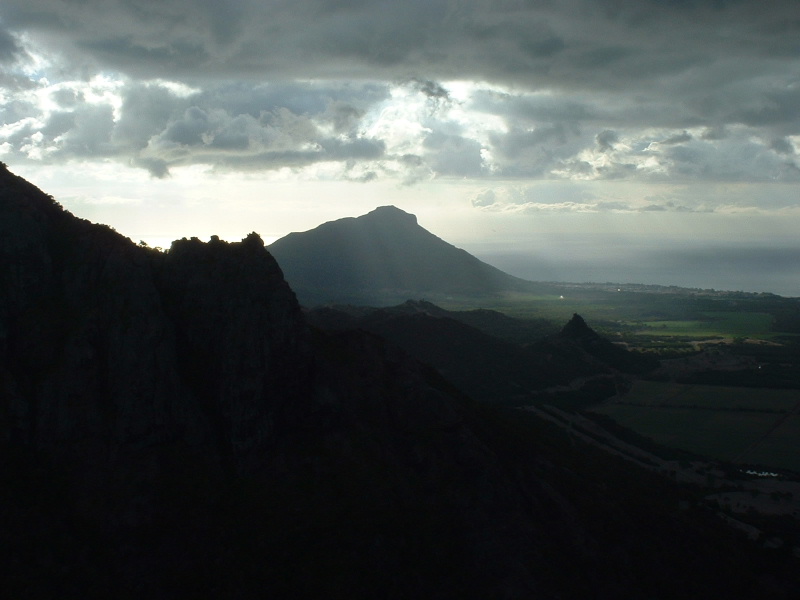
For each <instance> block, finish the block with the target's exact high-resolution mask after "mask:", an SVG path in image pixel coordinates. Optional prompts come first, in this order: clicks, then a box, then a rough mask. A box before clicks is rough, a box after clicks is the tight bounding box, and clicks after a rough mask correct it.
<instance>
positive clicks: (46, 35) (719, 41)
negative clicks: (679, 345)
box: [0, 0, 800, 210]
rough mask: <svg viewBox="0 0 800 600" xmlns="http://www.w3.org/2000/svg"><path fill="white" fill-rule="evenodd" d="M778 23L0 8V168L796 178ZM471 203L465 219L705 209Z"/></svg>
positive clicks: (712, 18)
mask: <svg viewBox="0 0 800 600" xmlns="http://www.w3.org/2000/svg"><path fill="white" fill-rule="evenodd" d="M798 15H800V12H798V8H797V3H796V1H795V0H785V1H777V0H776V1H774V2H770V3H769V6H768V7H766V6H765V5H764V4H762V3H757V2H753V1H747V0H728V1H725V0H715V1H703V0H685V1H680V2H677V1H675V2H663V1H656V0H564V1H559V2H550V1H544V2H526V1H523V0H507V1H500V2H497V1H492V2H489V1H485V2H483V1H478V0H475V1H454V0H425V1H417V0H414V1H408V2H396V1H394V0H337V1H331V0H292V1H291V2H289V1H288V0H287V1H266V2H265V1H263V0H232V1H231V2H225V3H222V2H217V1H216V0H163V1H161V2H151V1H147V0H83V1H81V2H68V1H64V0H34V1H31V0H5V1H4V2H3V5H2V7H0V83H2V92H0V153H1V156H0V158H2V159H3V160H5V161H6V162H9V163H12V164H18V163H25V164H44V165H46V164H72V163H81V162H87V161H110V162H113V163H114V164H117V165H119V166H120V167H124V168H132V169H144V170H146V171H147V172H149V173H150V174H151V175H152V176H153V177H155V178H165V177H168V176H169V175H170V173H171V172H172V171H174V169H176V168H181V167H192V166H197V165H202V166H203V167H204V168H207V169H210V170H212V171H216V172H248V173H249V172H254V171H256V172H259V171H260V172H281V171H283V172H290V173H292V174H294V176H296V177H301V178H310V179H315V180H324V179H330V178H334V179H339V180H350V181H364V182H367V181H374V180H377V179H391V180H397V181H399V182H401V183H405V184H413V183H415V182H420V181H426V180H430V179H434V178H454V179H465V178H466V179H471V180H480V181H486V182H489V183H491V182H492V181H504V182H506V181H509V180H515V181H539V182H541V181H572V182H592V181H632V182H642V183H648V184H655V183H665V182H667V183H676V182H678V183H681V182H683V183H686V182H703V183H706V182H712V183H718V184H722V183H753V184H756V183H775V182H778V183H793V182H799V181H800V156H799V155H798V152H800V45H798V42H797V40H798V39H800V18H799V17H798ZM522 187H524V186H522ZM522 187H520V189H522ZM493 193H494V196H493V197H490V196H488V195H482V196H479V197H475V198H473V204H474V206H476V207H478V208H481V209H492V208H494V209H496V208H498V207H500V206H501V205H507V206H510V207H514V206H521V205H524V206H527V207H529V208H530V207H539V208H541V209H544V208H546V207H547V206H549V207H550V209H552V210H555V209H560V210H590V209H591V210H602V209H603V208H604V207H605V208H606V209H608V208H609V207H611V208H613V209H621V208H630V209H631V210H642V209H647V210H654V209H653V208H649V207H660V208H662V209H665V210H706V209H708V208H709V207H708V206H704V205H703V203H702V202H700V201H698V200H697V199H693V200H691V201H686V202H685V201H680V202H672V203H671V204H670V201H668V202H664V203H648V201H646V200H644V199H640V200H638V201H637V200H630V199H625V200H621V199H616V200H615V199H606V200H605V201H604V200H603V199H596V198H585V197H581V198H574V197H565V196H559V198H558V201H555V202H554V201H552V199H551V200H550V201H548V200H547V199H546V198H542V197H541V196H539V197H537V198H536V199H531V198H529V197H528V196H527V195H526V193H520V194H516V195H515V194H514V193H510V192H508V191H505V192H504V191H502V190H498V191H496V192H493ZM573 195H574V194H573ZM755 201H756V200H755V199H754V202H755ZM723 203H724V200H723V199H721V198H720V199H718V200H717V201H716V205H717V206H720V205H722V204H723ZM712 208H713V207H712Z"/></svg>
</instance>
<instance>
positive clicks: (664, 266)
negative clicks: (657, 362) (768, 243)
mask: <svg viewBox="0 0 800 600" xmlns="http://www.w3.org/2000/svg"><path fill="white" fill-rule="evenodd" d="M464 248H465V249H466V250H467V251H468V252H471V253H472V254H474V255H475V256H476V257H478V258H480V259H481V260H483V261H484V262H487V263H489V264H490V265H494V266H495V267H497V268H498V269H501V270H503V271H505V272H506V273H509V274H511V275H515V276H517V277H521V278H523V279H528V280H531V281H559V282H562V281H563V282H572V283H583V282H598V283H605V282H613V283H644V284H656V285H676V286H680V287H686V288H701V289H715V290H731V291H744V292H769V293H773V294H778V295H780V296H787V297H800V247H799V248H764V247H741V246H736V247H731V246H727V247H708V248H686V249H681V248H674V247H673V248H662V249H660V250H654V249H641V248H640V249H638V250H632V251H630V252H624V251H623V252H621V251H620V248H612V249H610V250H609V249H606V248H595V249H594V251H587V250H589V249H588V248H583V249H582V251H573V252H570V253H569V254H558V253H553V252H550V251H546V250H544V249H540V250H539V251H537V250H535V249H533V250H525V251H515V250H508V249H505V250H502V251H500V250H498V249H496V248H495V249H487V248H485V247H483V248H482V247H480V246H477V247H473V248H469V247H467V246H464Z"/></svg>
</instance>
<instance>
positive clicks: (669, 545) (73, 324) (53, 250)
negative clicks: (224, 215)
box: [0, 168, 797, 598]
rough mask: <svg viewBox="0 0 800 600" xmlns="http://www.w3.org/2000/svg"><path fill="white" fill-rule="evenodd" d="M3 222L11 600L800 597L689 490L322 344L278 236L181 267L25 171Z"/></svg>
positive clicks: (367, 339)
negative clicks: (272, 242)
mask: <svg viewBox="0 0 800 600" xmlns="http://www.w3.org/2000/svg"><path fill="white" fill-rule="evenodd" d="M0 227H1V228H2V231H0V234H1V235H0V240H2V245H0V253H1V254H2V255H1V256H0V284H2V287H0V453H2V461H0V490H1V492H0V527H1V528H2V544H0V570H1V571H2V572H1V573H0V575H1V576H2V581H3V592H4V594H5V595H6V596H8V597H15V598H52V597H64V598H71V597H81V598H143V597H147V598H186V597H193V598H197V597H207V598H212V597H213V598H220V597H232V598H269V597H277V598H288V597H312V598H376V597H381V598H470V597H472V598H500V597H504V598H532V597H540V598H585V597H595V598H620V597H631V598H639V597H653V598H676V597H681V598H700V597H704V598H705V597H710V596H723V597H729V598H730V597H763V596H765V595H768V596H770V597H778V598H779V597H785V598H789V597H793V596H792V594H793V593H794V592H796V591H797V588H796V587H795V582H794V580H793V575H792V570H791V569H792V568H793V566H794V565H793V563H791V562H788V561H791V560H793V559H791V557H788V556H783V555H776V554H770V555H765V554H763V553H762V551H759V550H757V549H755V548H752V547H750V546H749V545H746V544H744V543H743V542H742V541H741V540H738V539H737V538H735V537H734V535H733V534H732V533H731V532H729V531H727V530H725V529H723V528H722V524H721V522H717V520H716V519H715V518H714V517H713V516H708V515H706V514H705V513H704V512H703V511H702V510H700V509H695V508H691V506H692V501H691V496H684V495H682V493H681V492H680V491H679V490H676V489H674V488H672V487H670V486H668V485H666V484H665V483H663V482H660V481H659V480H657V479H653V478H651V477H650V476H648V475H647V474H645V473H638V472H630V471H629V470H628V468H627V467H626V466H625V465H624V464H622V463H619V462H617V461H616V460H615V459H613V458H611V457H608V456H605V455H602V454H597V453H596V452H594V451H592V449H591V448H589V447H583V446H580V445H576V444H575V443H570V442H569V441H568V440H566V439H565V438H564V436H563V435H562V434H561V433H560V432H558V431H555V430H552V429H550V428H549V426H547V425H546V424H544V423H542V422H540V421H538V420H536V418H535V417H531V416H526V415H524V414H519V413H515V412H504V411H499V410H495V409H487V408H484V407H482V406H481V405H477V404H473V403H472V402H471V401H469V400H467V399H466V398H464V397H462V396H460V395H458V394H457V393H455V392H454V391H453V390H452V388H450V386H449V384H447V383H446V382H445V381H444V380H442V379H441V378H440V377H439V376H437V374H436V373H434V372H432V371H431V370H429V369H427V368H426V367H423V366H421V365H420V364H419V363H418V362H416V361H414V360H412V359H411V358H409V357H408V355H407V354H405V353H404V352H402V351H400V350H398V349H397V348H396V347H394V346H391V345H389V344H388V343H387V342H385V341H384V340H382V339H381V338H379V337H377V336H374V335H370V334H367V333H363V332H362V333H359V332H351V333H342V334H338V335H325V334H321V333H319V332H313V331H311V330H309V328H308V327H307V326H306V324H305V322H304V319H303V317H302V314H301V313H300V310H299V307H298V304H297V302H296V300H295V298H294V295H293V294H292V292H291V290H290V289H289V288H288V286H287V285H286V283H285V282H284V281H283V278H282V276H281V273H280V270H279V269H278V268H277V266H276V263H275V261H274V260H273V259H272V258H271V256H270V255H269V254H268V253H267V252H266V251H265V250H264V248H263V246H262V245H261V243H260V241H259V240H258V238H257V236H254V235H252V236H249V237H248V238H247V239H246V240H244V241H243V242H241V243H237V244H226V243H223V242H219V241H212V242H210V243H208V244H203V243H201V242H199V241H197V240H183V241H180V242H176V243H175V244H173V246H172V248H171V250H170V251H169V252H168V253H166V254H160V253H157V252H154V251H149V250H147V249H143V248H138V247H136V246H134V245H133V244H132V243H131V242H130V241H129V240H126V239H125V238H122V237H121V236H119V235H117V234H116V233H114V232H113V231H111V230H110V229H108V228H105V227H101V226H97V225H92V224H90V223H87V222H85V221H81V220H78V219H76V218H75V217H73V216H72V215H70V214H69V213H67V212H65V211H63V210H62V209H61V208H60V207H58V206H57V205H56V204H55V203H54V202H53V201H52V199H50V198H48V197H47V196H45V195H43V194H42V193H41V192H39V191H38V190H36V189H35V188H34V187H33V186H31V185H29V184H28V183H26V182H24V181H23V180H20V179H18V178H16V177H14V176H13V175H11V174H9V173H8V172H7V171H6V170H5V169H4V168H2V169H0ZM682 500H683V501H686V503H687V504H685V506H689V507H690V508H689V509H687V510H678V506H679V504H680V502H681V501H682Z"/></svg>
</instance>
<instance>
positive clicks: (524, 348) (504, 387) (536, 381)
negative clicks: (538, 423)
mask: <svg viewBox="0 0 800 600" xmlns="http://www.w3.org/2000/svg"><path fill="white" fill-rule="evenodd" d="M306 318H307V319H308V321H309V322H310V323H312V324H314V325H317V326H319V327H322V328H323V329H326V330H331V331H346V330H355V329H361V330H364V331H369V332H371V333H375V334H378V335H380V336H382V337H384V338H386V339H387V340H389V341H391V342H392V343H394V344H397V345H398V346H399V347H401V348H402V349H403V350H405V351H406V352H408V353H409V354H410V355H411V356H413V357H415V358H417V359H418V360H420V361H422V362H424V363H426V364H429V365H431V366H433V367H435V368H436V369H437V370H438V371H439V373H440V374H441V375H442V376H444V377H445V378H446V379H448V380H449V381H451V382H452V383H453V384H455V385H456V386H457V387H458V388H459V389H460V390H461V391H462V392H464V393H465V394H468V395H470V396H471V397H473V398H475V399H478V400H484V401H489V402H501V403H504V404H511V405H525V404H529V403H532V402H542V401H550V402H552V401H553V396H552V394H550V393H548V392H547V390H548V388H554V387H564V386H571V385H572V384H573V382H578V381H579V380H580V381H579V382H578V383H575V386H576V387H575V391H576V392H578V391H580V390H581V389H582V388H585V390H584V392H583V393H582V394H581V395H583V396H585V398H586V400H589V399H594V400H595V401H599V400H602V399H604V398H605V397H607V396H608V395H609V394H613V393H614V390H615V385H616V383H620V382H622V381H623V380H625V379H627V378H628V377H627V375H630V374H632V373H642V372H645V371H648V370H652V369H654V368H656V367H657V366H658V361H657V360H654V359H652V358H650V357H646V356H644V355H641V354H638V353H633V352H629V351H627V350H625V349H623V348H620V347H618V346H615V345H614V344H612V343H611V342H609V341H608V340H606V339H605V338H603V337H601V336H599V335H598V334H597V333H595V332H594V331H593V330H592V329H591V328H590V327H589V326H588V325H586V323H585V322H584V321H583V319H582V318H581V317H580V316H578V315H575V316H574V317H573V319H572V320H570V322H569V323H567V325H566V326H565V327H564V328H563V330H562V331H561V332H559V333H556V334H551V335H548V336H544V335H543V334H542V332H541V329H539V328H538V327H536V326H537V324H536V323H535V322H530V321H523V320H520V319H512V318H510V317H504V316H503V315H500V313H494V311H486V310H480V311H477V310H475V311H448V310H444V309H442V308H440V307H438V306H436V305H434V304H432V303H430V302H419V301H407V302H405V303H403V304H401V305H398V306H394V307H385V308H369V307H346V306H342V307H322V308H318V309H314V310H310V311H307V312H306ZM512 324H516V325H517V336H526V337H525V338H523V339H527V343H519V342H518V341H516V340H513V339H504V337H503V335H504V334H505V335H508V334H509V327H510V326H511V325H512ZM526 326H527V327H528V328H529V329H528V331H527V332H526V329H525V327H526ZM534 331H536V332H538V335H537V336H534V335H533V332H534ZM626 374H627V375H626ZM587 378H588V379H587ZM584 380H586V381H584Z"/></svg>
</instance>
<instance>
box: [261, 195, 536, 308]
mask: <svg viewBox="0 0 800 600" xmlns="http://www.w3.org/2000/svg"><path fill="white" fill-rule="evenodd" d="M268 249H269V251H270V253H271V254H272V255H273V256H274V257H275V259H276V260H277V261H278V264H280V266H281V269H283V272H284V275H285V277H286V280H287V281H288V282H289V284H290V285H291V286H292V289H294V290H295V292H296V293H297V295H298V298H299V300H300V302H301V303H302V304H304V305H315V304H327V303H331V302H334V303H353V304H373V305H375V304H380V305H383V304H392V303H396V302H398V301H402V300H405V299H407V298H420V297H430V298H437V297H444V296H470V297H475V296H483V295H492V294H497V293H499V292H504V291H511V290H523V289H528V288H529V287H530V286H531V285H532V284H530V283H529V282H526V281H524V280H522V279H518V278H516V277H513V276H511V275H508V274H507V273H504V272H502V271H500V270H499V269H496V268H495V267H492V266H491V265H488V264H486V263H484V262H481V261H480V260H478V259H477V258H475V257H474V256H472V255H470V254H469V253H468V252H466V251H465V250H461V249H459V248H456V247H455V246H452V245H451V244H448V243H447V242H445V241H444V240H442V239H440V238H438V237H436V236H435V235H433V234H432V233H430V232H429V231H427V230H425V229H424V228H423V227H421V226H420V225H419V224H418V223H417V218H416V217H415V216H414V215H411V214H408V213H406V212H404V211H402V210H400V209H398V208H395V207H393V206H382V207H380V208H377V209H375V210H373V211H372V212H370V213H368V214H366V215H363V216H360V217H357V218H345V219H339V220H336V221H330V222H328V223H324V224H322V225H320V226H319V227H316V228H315V229H312V230H310V231H306V232H302V233H290V234H289V235H287V236H286V237H284V238H281V239H279V240H277V241H275V242H274V243H272V244H270V246H269V248H268Z"/></svg>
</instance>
